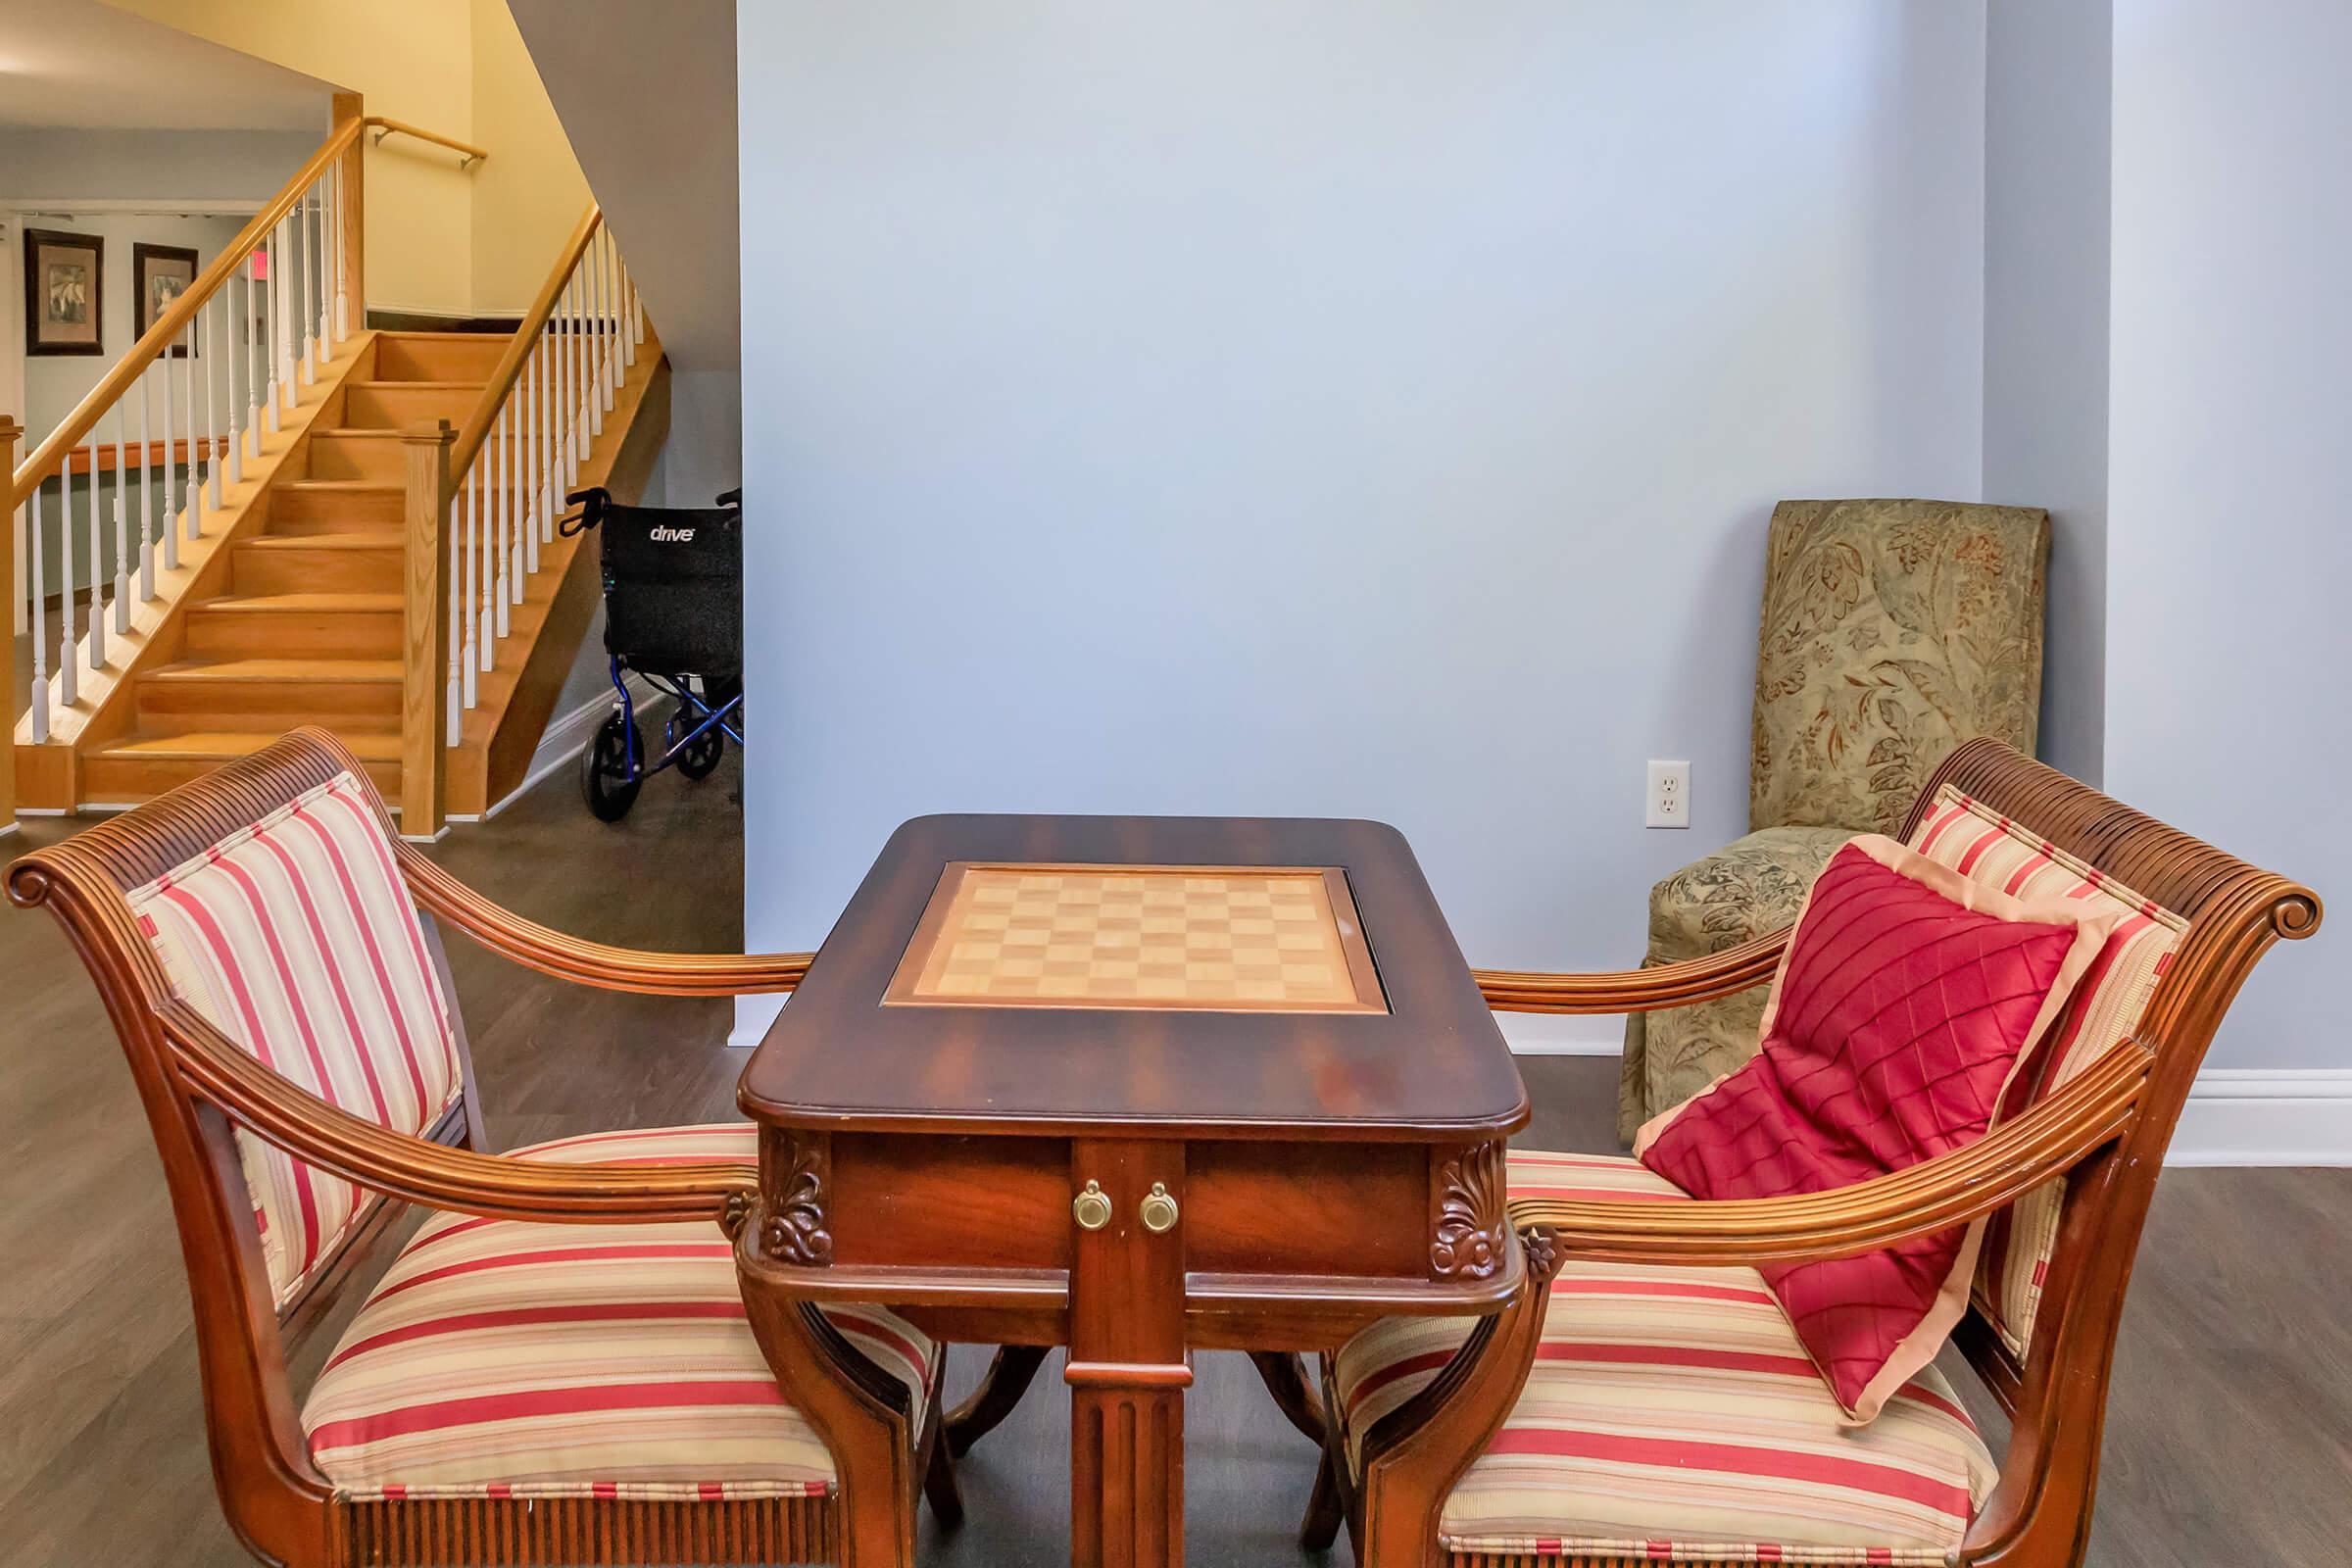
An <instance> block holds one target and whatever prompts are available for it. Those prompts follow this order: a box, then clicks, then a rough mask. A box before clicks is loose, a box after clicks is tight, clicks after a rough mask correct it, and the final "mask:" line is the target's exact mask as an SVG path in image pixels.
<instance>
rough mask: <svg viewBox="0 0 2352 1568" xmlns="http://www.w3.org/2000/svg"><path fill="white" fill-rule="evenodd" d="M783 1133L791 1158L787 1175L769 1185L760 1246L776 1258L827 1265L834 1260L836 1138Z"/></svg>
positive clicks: (803, 1133)
mask: <svg viewBox="0 0 2352 1568" xmlns="http://www.w3.org/2000/svg"><path fill="white" fill-rule="evenodd" d="M783 1137H784V1140H785V1146H786V1148H787V1149H788V1150H789V1151H790V1153H791V1156H792V1157H791V1162H790V1163H789V1165H787V1166H785V1169H784V1175H783V1179H782V1180H781V1181H775V1182H771V1183H770V1185H769V1190H768V1193H767V1205H766V1206H767V1219H766V1222H765V1224H764V1225H763V1227H762V1228H761V1230H760V1245H761V1246H762V1248H763V1249H764V1250H766V1251H767V1253H768V1255H770V1256H771V1257H777V1258H781V1259H782V1260H783V1261H785V1262H787V1263H799V1264H802V1265H803V1266H805V1267H810V1268H822V1267H824V1266H825V1265H827V1264H829V1263H831V1262H832V1261H833V1233H832V1231H831V1230H829V1229H828V1228H827V1226H828V1225H829V1223H830V1221H829V1220H828V1218H827V1216H826V1213H825V1204H826V1198H827V1194H826V1188H827V1186H828V1185H829V1184H830V1183H831V1182H832V1179H833V1170H832V1166H833V1141H832V1139H830V1138H829V1137H827V1136H826V1135H825V1134H823V1133H808V1132H799V1133H789V1134H785V1135H783Z"/></svg>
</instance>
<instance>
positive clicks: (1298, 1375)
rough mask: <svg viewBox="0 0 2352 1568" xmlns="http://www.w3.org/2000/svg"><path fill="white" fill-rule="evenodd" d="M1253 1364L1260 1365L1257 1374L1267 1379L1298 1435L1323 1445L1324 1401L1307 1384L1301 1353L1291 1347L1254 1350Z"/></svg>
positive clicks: (1252, 1353)
mask: <svg viewBox="0 0 2352 1568" xmlns="http://www.w3.org/2000/svg"><path fill="white" fill-rule="evenodd" d="M1250 1365H1251V1366H1253V1367H1256V1368H1257V1375H1258V1377H1259V1378H1260V1379H1261V1380H1262V1381H1263V1382H1264V1383H1265V1385H1266V1392H1267V1393H1268V1394H1270V1395H1272V1396H1273V1397H1274V1403H1275V1405H1276V1407H1278V1408H1279V1409H1280V1410H1281V1411H1282V1413H1283V1416H1284V1417H1285V1418H1286V1419H1287V1420H1288V1421H1289V1422H1290V1423H1291V1425H1293V1426H1295V1427H1297V1428H1298V1429H1299V1436H1301V1437H1303V1438H1305V1439H1306V1441H1307V1442H1309V1443H1311V1444H1313V1445H1315V1446H1317V1447H1321V1446H1323V1426H1324V1422H1323V1402H1322V1401H1321V1400H1320V1399H1318V1398H1316V1397H1315V1393H1314V1390H1312V1389H1310V1388H1308V1387H1307V1384H1306V1373H1305V1370H1304V1369H1303V1368H1302V1367H1301V1366H1300V1365H1299V1357H1298V1355H1297V1354H1296V1353H1295V1352H1292V1351H1289V1350H1251V1351H1250Z"/></svg>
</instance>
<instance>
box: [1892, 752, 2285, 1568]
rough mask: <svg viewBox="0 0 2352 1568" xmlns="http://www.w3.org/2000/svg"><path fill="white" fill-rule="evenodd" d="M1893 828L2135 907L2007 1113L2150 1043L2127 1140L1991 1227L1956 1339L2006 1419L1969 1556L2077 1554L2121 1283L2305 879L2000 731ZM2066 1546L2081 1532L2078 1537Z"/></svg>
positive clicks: (2030, 890)
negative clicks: (2204, 838) (2011, 741)
mask: <svg viewBox="0 0 2352 1568" xmlns="http://www.w3.org/2000/svg"><path fill="white" fill-rule="evenodd" d="M1901 832H1902V833H1903V836H1904V837H1905V838H1906V840H1907V841H1908V842H1910V843H1911V844H1913V845H1914V846H1915V847H1918V848H1920V849H1922V850H1923V851H1924V852H1925V853H1926V854H1928V855H1929V856H1930V858H1934V859H1936V860H1939V861H1941V862H1943V863H1945V864H1948V865H1952V866H1955V867H1957V868H1960V869H1962V870H1964V871H1965V872H1966V873H1967V874H1969V875H1970V876H1973V877H1976V878H1978V879H1979V880H1982V881H1987V882H1990V883H1992V884H1993V885H1995V886H1999V887H2004V888H2008V889H2010V890H2012V891H2015V892H2019V893H2023V894H2034V895H2039V894H2056V895H2060V896H2067V897H2074V898H2081V899H2085V900H2094V901H2107V902H2110V903H2113V904H2115V905H2117V906H2119V907H2121V908H2122V909H2124V910H2125V911H2126V913H2127V919H2126V921H2125V923H2124V924H2123V925H2121V926H2119V928H2118V929H2117V931H2116V934H2115V935H2114V936H2113V937H2112V938H2111V939H2110V940H2109V944H2108V947H2107V949H2106V951H2105V953H2104V955H2103V956H2102V958H2101V960H2100V962H2099V964H2098V965H2097V966H2096V967H2095V968H2094V969H2093V971H2092V972H2091V973H2090V974H2088V975H2086V976H2085V978H2084V981H2083V983H2082V986H2081V987H2079V988H2078V991H2077V994H2076V998H2075V1001H2074V1002H2073V1004H2072V1005H2070V1007H2069V1010H2068V1012H2067V1014H2066V1015H2065V1016H2064V1017H2063V1019H2062V1021H2061V1022H2060V1024H2059V1025H2058V1028H2057V1031H2056V1033H2055V1034H2054V1036H2053V1040H2054V1042H2055V1048H2054V1049H2053V1050H2051V1051H2049V1052H2047V1053H2046V1054H2044V1057H2043V1060H2042V1062H2041V1064H2040V1067H2039V1069H2038V1070H2037V1072H2036V1073H2035V1074H2034V1076H2033V1077H2032V1078H2031V1079H2030V1080H2028V1081H2026V1082H2025V1083H2023V1084H2022V1085H2021V1089H2020V1095H2019V1102H2018V1104H2017V1105H2013V1106H2010V1107H2005V1109H2007V1110H2010V1111H2014V1110H2015V1109H2018V1108H2021V1107H2022V1105H2023V1104H2024V1103H2030V1102H2031V1101H2032V1100H2033V1099H2035V1098H2038V1097H2040V1096H2043V1095H2047V1094H2049V1093H2050V1092H2052V1091H2053V1090H2055V1089H2056V1088H2057V1087H2058V1086H2059V1085H2060V1084H2062V1083H2064V1082H2067V1081H2069V1080H2071V1079H2073V1078H2075V1077H2077V1076H2078V1075H2080V1074H2081V1073H2082V1071H2083V1069H2084V1068H2086V1067H2087V1066H2088V1065H2089V1064H2090V1063H2092V1062H2094V1061H2097V1060H2100V1059H2102V1058H2103V1057H2105V1056H2106V1055H2107V1054H2109V1053H2112V1052H2116V1051H2131V1052H2141V1051H2144V1052H2146V1053H2147V1054H2148V1066H2147V1072H2148V1076H2147V1080H2146V1084H2145V1087H2144V1089H2143V1091H2142V1093H2141V1095H2140V1099H2139V1103H2138V1107H2137V1110H2136V1112H2135V1113H2134V1115H2133V1116H2132V1118H2131V1121H2130V1123H2129V1125H2128V1126H2127V1127H2126V1129H2125V1130H2124V1131H2123V1133H2122V1134H2121V1135H2120V1137H2119V1138H2118V1140H2117V1141H2116V1142H2115V1143H2113V1144H2111V1145H2109V1146H2106V1147H2105V1148H2103V1149H2102V1150H2101V1151H2099V1152H2097V1153H2095V1154H2094V1155H2093V1156H2092V1157H2091V1158H2089V1159H2087V1160H2085V1161H2083V1162H2082V1164H2079V1165H2077V1166H2076V1167H2075V1168H2074V1169H2073V1170H2072V1171H2071V1172H2069V1173H2068V1175H2067V1176H2066V1177H2065V1179H2064V1180H2063V1181H2057V1182H2053V1183H2051V1184H2050V1185H2049V1186H2047V1187H2045V1188H2043V1189H2041V1190H2039V1191H2036V1192H2034V1193H2033V1194H2030V1195H2029V1196H2028V1197H2027V1198H2025V1199H2024V1200H2021V1201H2019V1202H2018V1203H2016V1204H2015V1205H2013V1206H2012V1208H2011V1209H2010V1211H2009V1212H2008V1214H2007V1215H2006V1216H2005V1217H2004V1219H2003V1222H2002V1224H2001V1225H2000V1226H1999V1227H1998V1228H1996V1229H1995V1230H1994V1231H1992V1232H1991V1233H1989V1234H1988V1237H1987V1244H1986V1248H1985V1261H1984V1262H1983V1264H1982V1265H1981V1267H1980V1272H1979V1275H1978V1279H1977V1282H1976V1291H1975V1293H1974V1299H1973V1301H1972V1311H1971V1314H1970V1316H1969V1318H1968V1319H1967V1320H1966V1321H1964V1323H1963V1324H1962V1326H1961V1329H1960V1331H1959V1332H1958V1333H1957V1335H1956V1336H1955V1338H1956V1339H1957V1341H1958V1343H1959V1344H1960V1346H1961V1348H1963V1350H1964V1351H1966V1353H1967V1354H1968V1356H1969V1359H1970V1361H1971V1362H1972V1363H1973V1364H1974V1365H1975V1366H1976V1368H1977V1370H1978V1372H1979V1373H1980V1374H1981V1375H1982V1376H1983V1378H1984V1380H1985V1386H1986V1387H1987V1388H1988V1389H1989V1390H1990V1391H1991V1392H1992V1393H1993V1395H1994V1396H1995V1397H1997V1398H1998V1399H1999V1400H2000V1402H2001V1404H2002V1405H2003V1406H2004V1407H2005V1408H2006V1409H2007V1410H2008V1411H2009V1412H2010V1415H2011V1417H2012V1419H2013V1423H2014V1437H2013V1440H2012V1444H2011V1447H2010V1453H2009V1458H2008V1460H2006V1461H2005V1462H2004V1463H2003V1466H2002V1471H2001V1479H2000V1483H1999V1487H1998V1490H1997V1491H1996V1492H1995V1494H1994V1495H1993V1497H1992V1499H1991V1500H1990V1501H1988V1502H1987V1504H1986V1505H1985V1509H1984V1510H1983V1511H1982V1513H1981V1514H1980V1518H1979V1521H1978V1524H1977V1526H1976V1528H1975V1529H1974V1530H1973V1531H1972V1533H1971V1536H1970V1541H1969V1546H1968V1550H1967V1551H1966V1552H1964V1553H1963V1556H1964V1559H1965V1560H1969V1561H1974V1560H1976V1559H1977V1558H1978V1557H1980V1556H1984V1555H1988V1554H1996V1548H1997V1551H2000V1552H2005V1551H2010V1550H2012V1549H2014V1548H2015V1547H2016V1546H2017V1544H2018V1543H2019V1541H2020V1540H2022V1539H2023V1538H2025V1537H2027V1536H2034V1537H2036V1538H2037V1540H2036V1542H2035V1544H2034V1547H2033V1549H2032V1550H2031V1551H2028V1552H2025V1553H2023V1554H2021V1555H2016V1556H2003V1557H2002V1558H2001V1560H2003V1561H2018V1562H2034V1563H2039V1562H2043V1561H2050V1562H2066V1561H2073V1560H2077V1559H2076V1558H2075V1557H2074V1556H2073V1555H2070V1553H2071V1552H2073V1551H2074V1550H2075V1549H2076V1548H2077V1547H2078V1546H2079V1542H2077V1541H2076V1533H2078V1532H2079V1531H2080V1530H2081V1528H2082V1523H2083V1521H2085V1520H2086V1519H2087V1518H2088V1516H2089V1505H2090V1495H2091V1488H2092V1485H2093V1483H2094V1480H2095V1477H2096V1474H2097V1462H2098V1451H2099V1440H2100V1431H2101V1423H2102V1421H2103V1419H2104V1413H2105V1401H2106V1387H2107V1377H2108V1371H2109V1367H2110V1364H2111V1360H2112V1355H2113V1351H2114V1347H2115V1337H2116V1333H2117V1330H2118V1327H2119V1326H2120V1322H2121V1317H2122V1312H2123V1300H2124V1295H2125V1288H2126V1286H2127V1285H2128V1284H2129V1282H2130V1279H2131V1267H2132V1263H2133V1261H2134V1259H2135V1257H2136V1255H2137V1251H2138V1247H2139V1239H2140V1232H2141V1227H2142V1224H2143V1222H2144V1220H2145V1218H2146V1214H2147V1207H2148V1201H2149V1199H2150V1197H2151V1196H2152V1194H2153V1192H2154V1189H2155V1184H2156V1179H2157V1175H2158V1173H2159V1171H2160V1170H2161V1169H2162V1167H2163V1163H2164V1154H2165V1151H2166V1149H2167V1147H2168V1146H2169V1145H2170V1143H2171V1141H2172V1136H2173V1129H2174V1127H2175V1126H2176V1125H2177V1124H2178V1122H2179V1119H2180V1108H2181V1105H2182V1103H2184V1102H2185V1101H2186V1099H2187V1097H2188V1091H2189V1086H2190V1084H2191V1083H2192V1082H2193V1080H2194V1079H2195V1077H2196V1074H2197V1069H2198V1066H2199V1064H2200V1063H2201V1062H2202V1061H2203V1059H2204V1056H2205V1052H2206V1049H2207V1048H2208V1047H2209V1046H2210V1045H2211V1044H2212V1042H2213V1036H2214V1032H2215V1030H2216V1029H2217V1028H2218V1027H2219V1025H2220V1023H2221V1020H2222V1017H2223V1014H2224V1013H2225V1012H2226V1011H2227V1010H2228V1008H2229V1003H2230V1000H2231V999H2232V998H2233V997H2234V996H2235V995H2236V994H2237V990H2238V987H2239V986H2240V985H2241V984H2242V983H2243V982H2244V980H2245V977H2246V975H2247V974H2248V973H2249V972H2250V971H2251V970H2252V968H2253V966H2254V963H2255V960H2256V959H2258V958H2259V957H2261V956H2262V955H2263V953H2264V952H2266V951H2267V950H2268V949H2269V948H2270V946H2271V945H2272V944H2273V943H2275V942H2277V941H2278V940H2280V939H2282V938H2284V939H2295V938H2301V937H2306V936H2309V935H2310V934H2311V933H2312V932H2313V931H2314V930H2316V929H2317V928H2318V926H2319V921H2320V904H2319V900H2318V898H2317V897H2316V896H2315V895H2314V894H2313V893H2312V891H2311V890H2310V889H2309V888H2306V887H2303V886H2301V885H2299V884H2297V883H2294V882H2290V881H2288V880H2287V879H2286V878H2284V877H2281V876H2278V875H2277V874H2275V873H2273V872H2269V871H2264V870H2261V869H2258V868H2257V867H2254V866H2251V865H2248V864H2246V863H2245V862H2244V861H2242V860H2239V859H2236V858H2233V857H2231V856H2229V855H2227V854H2224V853H2223V852H2222V851H2220V850H2217V849H2215V848H2213V847H2212V846H2211V845H2208V844H2204V843H2201V842H2200V841H2198V840H2196V839H2193V838H2191V837H2189V836H2188V835H2187V834H2185V833H2182V832H2180V831H2178V830H2177V829H2174V828H2171V827H2168V826H2166V825H2165V824H2163V823H2161V822H2158V821H2155V820H2154V819H2152V818H2150V817H2147V816H2144V815H2142V814H2141V813H2140V812H2138V811H2135V810H2132V809H2131V808H2129V807H2126V806H2123V805H2120V804H2119V803H2117V802H2115V801H2113V800H2111V799H2109V798H2108V797H2107V796H2105V795H2102V794H2100V793H2099V792H2097V791H2096V790H2093V789H2090V788H2088V787H2087V786H2085V785H2082V784H2079V783H2077V782H2075V781H2074V780H2073V779H2070V778H2068V777H2066V776H2065V775H2064V774H2062V773H2058V772H2056V771H2054V770H2052V769H2050V768H2048V767H2045V766H2043V765H2042V764H2040V763H2038V762H2035V761H2033V760H2030V759H2028V758H2025V757H2021V756H2019V755H2018V754H2017V753H2016V752H2014V751H2012V750H2010V749H2009V748H2007V747H2005V746H2002V745H1999V744H1997V743H1995V742H1992V741H1989V740H1978V741H1972V742H1969V743H1967V744H1964V745H1962V746H1960V747H1959V748H1958V749H1956V750H1955V751H1954V752H1953V753H1952V754H1951V755H1950V756H1949V757H1948V758H1946V759H1945V760H1944V762H1943V764H1942V765H1941V766H1940V767H1939V768H1937V769H1936V773H1935V774H1934V776H1933V777H1932V778H1931V779H1930V780H1929V781H1928V783H1927V786H1926V787H1925V788H1924V789H1923V790H1922V791H1921V792H1920V794H1919V797H1918V800H1917V801H1916V803H1915V804H1914V806H1913V808H1912V809H1911V811H1910V814H1909V817H1908V819H1907V821H1906V822H1905V823H1904V824H1902V827H1901ZM2070 1543H2072V1544H2070Z"/></svg>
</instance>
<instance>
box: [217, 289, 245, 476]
mask: <svg viewBox="0 0 2352 1568" xmlns="http://www.w3.org/2000/svg"><path fill="white" fill-rule="evenodd" d="M221 336H222V337H224V338H226V339H227V340H228V341H227V345H226V348H225V349H224V351H223V353H222V357H221V380H222V381H223V382H224V383H225V385H223V386H222V387H221V402H222V403H225V404H226V405H228V482H229V483H230V484H243V483H244V482H245V427H244V424H243V423H242V421H240V420H239V419H238V418H237V415H238V413H239V412H240V409H241V407H242V401H241V399H240V397H239V393H240V391H241V390H242V388H243V382H242V381H241V380H240V379H239V378H238V375H237V339H238V338H240V337H242V336H244V333H243V332H241V331H239V330H238V324H237V272H236V269H235V268H231V269H229V272H228V276H227V278H226V279H224V280H223V281H222V282H221Z"/></svg>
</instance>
